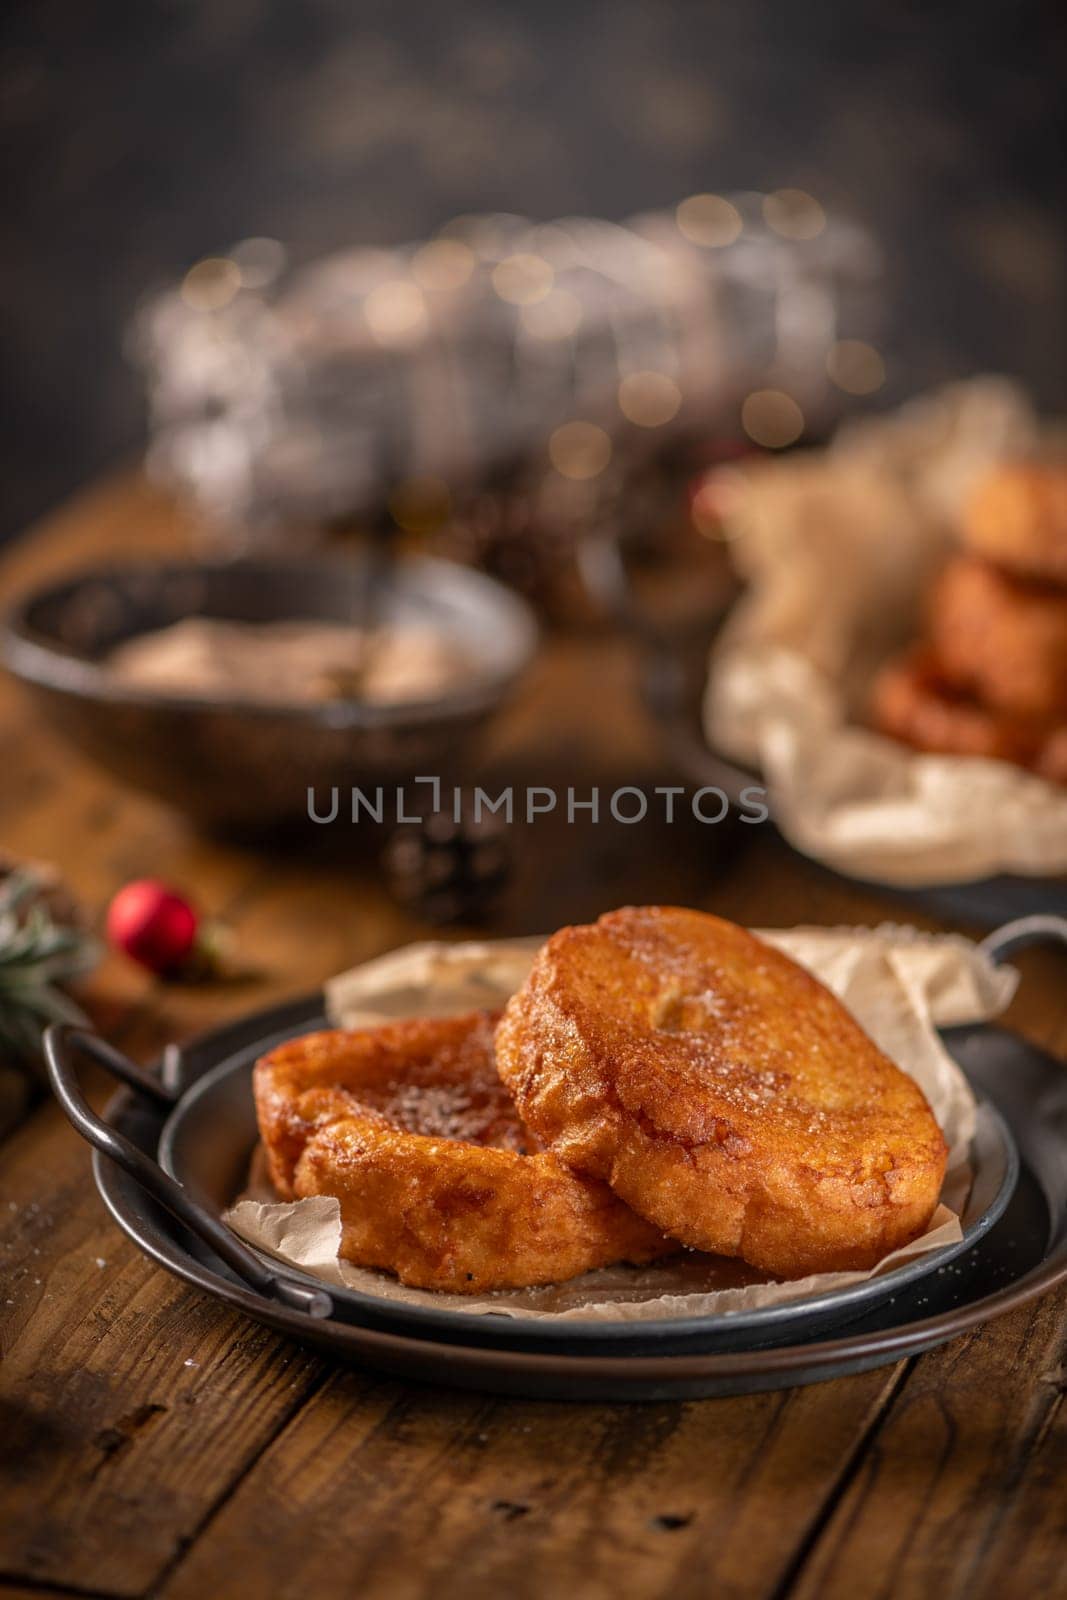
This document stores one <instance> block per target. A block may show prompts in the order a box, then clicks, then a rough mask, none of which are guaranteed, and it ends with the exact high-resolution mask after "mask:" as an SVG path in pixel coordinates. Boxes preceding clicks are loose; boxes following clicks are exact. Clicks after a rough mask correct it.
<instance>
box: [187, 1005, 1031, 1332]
mask: <svg viewBox="0 0 1067 1600" xmlns="http://www.w3.org/2000/svg"><path fill="white" fill-rule="evenodd" d="M274 1021H275V1014H274V1013H270V1012H268V1013H264V1014H261V1015H260V1017H258V1018H251V1019H249V1023H248V1027H249V1029H250V1030H251V1032H252V1034H253V1035H254V1036H252V1037H249V1038H248V1039H247V1040H246V1041H245V1042H244V1043H243V1044H242V1045H240V1046H238V1047H237V1048H236V1049H233V1048H227V1049H226V1050H225V1051H224V1053H223V1055H222V1058H221V1059H220V1060H218V1061H217V1062H216V1063H215V1064H214V1065H212V1066H209V1067H206V1069H205V1062H206V1061H207V1060H209V1057H208V1056H207V1055H206V1054H205V1053H204V1051H203V1048H201V1052H200V1055H199V1057H198V1064H197V1066H198V1070H197V1072H196V1077H195V1081H193V1078H192V1076H191V1075H190V1076H185V1075H184V1074H182V1075H181V1080H180V1081H181V1082H182V1084H183V1085H188V1087H187V1089H186V1092H185V1093H184V1094H183V1095H182V1099H181V1101H180V1103H179V1105H178V1106H177V1108H176V1109H175V1110H174V1111H173V1112H171V1114H170V1115H169V1116H168V1118H167V1120H166V1122H165V1123H164V1125H163V1127H162V1129H161V1130H160V1135H159V1144H158V1157H159V1163H160V1165H161V1166H162V1167H163V1169H164V1171H165V1172H168V1173H169V1174H170V1175H171V1177H173V1178H176V1179H177V1180H178V1182H179V1183H180V1184H181V1185H182V1187H183V1188H184V1189H185V1191H186V1193H187V1194H189V1195H190V1196H191V1198H192V1199H194V1200H195V1201H196V1202H197V1204H198V1205H200V1206H202V1207H203V1208H204V1209H205V1210H207V1211H209V1212H211V1213H212V1214H213V1215H215V1216H218V1215H220V1214H221V1213H222V1212H223V1211H225V1209H226V1207H227V1206H228V1205H230V1204H231V1203H232V1201H233V1199H234V1197H235V1196H236V1195H237V1194H238V1193H239V1192H240V1190H241V1188H242V1187H243V1185H244V1182H245V1179H246V1175H247V1173H248V1168H249V1162H250V1159H251V1155H252V1151H253V1150H254V1148H255V1145H256V1142H257V1139H258V1130H257V1127H256V1119H255V1107H254V1104H253V1099H252V1088H251V1075H252V1067H253V1064H254V1062H255V1060H256V1058H257V1056H259V1055H262V1054H263V1052H264V1051H265V1050H267V1049H271V1048H273V1046H274V1045H276V1044H279V1043H281V1041H282V1040H283V1039H285V1038H290V1037H292V1036H293V1035H294V1034H299V1033H304V1032H307V1031H308V1030H309V1029H315V1028H322V1027H328V1026H329V1023H328V1020H327V1018H326V1017H325V1015H324V1014H323V1013H322V1011H321V1010H318V1011H316V1013H315V1014H314V1015H312V1016H310V1017H307V1016H304V1017H303V1018H302V1019H301V1020H299V1021H293V1020H292V1019H291V1018H290V1019H287V1022H286V1024H285V1025H283V1026H282V1027H281V1028H280V1029H276V1028H275V1027H273V1026H272V1024H273V1023H274ZM179 1071H180V1069H179ZM972 1163H973V1166H974V1170H975V1182H974V1184H973V1186H972V1189H971V1193H970V1195H969V1197H968V1202H967V1206H966V1208H965V1211H964V1214H963V1217H962V1222H963V1227H964V1236H963V1238H962V1240H961V1241H960V1242H959V1243H958V1244H954V1245H949V1246H946V1247H945V1248H944V1249H943V1250H938V1251H936V1252H931V1253H930V1254H929V1255H926V1256H920V1257H918V1258H917V1259H916V1260H914V1261H911V1262H908V1263H907V1264H906V1265H904V1266H901V1267H898V1268H896V1270H895V1271H892V1272H888V1273H885V1274H884V1275H883V1276H881V1277H878V1278H873V1279H870V1280H868V1281H867V1282H865V1283H858V1284H853V1285H851V1286H849V1287H847V1288H842V1289H833V1290H829V1291H826V1292H824V1293H822V1294H819V1295H813V1296H810V1297H808V1298H806V1299H803V1300H797V1301H795V1302H791V1303H787V1304H784V1305H778V1306H768V1307H765V1308H762V1309H758V1310H750V1311H739V1312H731V1313H728V1314H718V1315H715V1316H701V1317H685V1318H683V1317H674V1318H670V1319H661V1320H656V1321H646V1322H641V1323H633V1322H617V1323H603V1322H587V1323H583V1322H580V1321H578V1320H570V1321H567V1322H565V1323H560V1322H545V1321H540V1320H537V1319H534V1318H524V1317H494V1316H485V1315H484V1314H479V1313H473V1314H472V1313H469V1312H462V1311H456V1310H453V1309H452V1308H450V1307H449V1308H447V1309H445V1308H442V1309H438V1308H435V1307H431V1306H410V1305H402V1304H399V1303H398V1302H396V1301H393V1300H386V1299H383V1298H381V1297H379V1296H376V1295H374V1294H373V1293H369V1294H368V1293H363V1292H361V1291H358V1290H354V1289H335V1288H331V1291H330V1293H331V1297H332V1299H333V1301H334V1306H335V1309H336V1313H337V1315H338V1317H339V1318H340V1319H342V1320H344V1321H353V1322H359V1323H362V1324H363V1325H364V1326H370V1327H380V1328H385V1329H387V1330H388V1331H390V1332H394V1333H403V1334H410V1335H412V1336H414V1337H423V1338H440V1339H445V1340H447V1341H449V1342H461V1343H470V1344H478V1345H492V1346H494V1347H495V1348H503V1347H505V1346H506V1347H508V1348H511V1349H526V1350H537V1349H545V1350H551V1349H558V1348H559V1347H560V1346H561V1345H563V1344H565V1345H567V1346H568V1347H569V1348H578V1347H581V1348H582V1349H591V1350H602V1351H604V1352H605V1353H607V1352H610V1351H612V1350H618V1349H622V1348H625V1349H626V1350H628V1351H636V1350H642V1351H648V1350H652V1349H654V1350H656V1351H657V1352H661V1353H664V1354H666V1353H670V1352H673V1351H676V1350H685V1349H696V1348H699V1349H731V1350H735V1349H738V1348H740V1347H742V1346H744V1347H746V1348H748V1347H752V1346H755V1345H767V1344H772V1343H784V1342H786V1341H788V1340H790V1339H795V1338H804V1337H810V1336H811V1335H812V1334H814V1333H816V1332H818V1331H821V1330H825V1329H827V1328H830V1327H833V1326H837V1325H840V1324H842V1323H844V1322H847V1321H852V1320H855V1319H856V1318H858V1317H862V1316H864V1315H865V1314H866V1313H867V1312H869V1311H871V1310H872V1309H873V1308H874V1307H875V1306H877V1305H879V1304H881V1303H882V1302H883V1301H885V1300H888V1299H889V1298H890V1297H892V1296H894V1295H900V1294H902V1293H903V1292H904V1290H905V1289H908V1288H909V1287H911V1286H914V1285H917V1284H920V1283H921V1282H922V1281H923V1280H924V1279H926V1278H928V1277H929V1276H930V1274H931V1273H933V1272H935V1271H937V1270H938V1269H939V1268H943V1267H945V1266H947V1265H948V1263H949V1262H950V1261H952V1260H954V1259H955V1258H956V1257H957V1256H959V1255H961V1254H963V1253H964V1252H965V1251H967V1250H969V1249H971V1248H972V1247H973V1246H974V1245H975V1244H976V1243H977V1242H978V1240H979V1239H980V1238H982V1236H983V1235H984V1234H985V1233H986V1232H987V1231H988V1230H989V1229H990V1228H991V1227H992V1226H993V1224H994V1223H995V1222H996V1221H997V1220H998V1219H999V1217H1000V1216H1001V1215H1002V1214H1003V1212H1004V1209H1005V1207H1006V1206H1007V1204H1008V1201H1009V1200H1010V1198H1011V1194H1012V1191H1013V1190H1014V1188H1015V1184H1016V1181H1017V1178H1018V1173H1019V1161H1018V1156H1017V1153H1016V1150H1015V1145H1014V1141H1013V1140H1012V1137H1011V1135H1010V1133H1009V1131H1008V1129H1007V1127H1006V1125H1005V1123H1004V1121H1003V1119H1002V1118H1001V1116H1000V1115H999V1113H998V1112H997V1111H996V1110H995V1108H994V1107H993V1106H992V1105H990V1103H989V1102H988V1101H985V1102H983V1104H982V1106H981V1107H980V1113H979V1123H978V1129H977V1132H976V1136H975V1141H974V1147H973V1150H972ZM266 1259H268V1260H269V1261H270V1264H271V1265H275V1262H274V1260H273V1258H266ZM286 1271H287V1275H288V1276H289V1277H291V1278H295V1279H297V1280H300V1281H303V1282H307V1283H310V1284H315V1283H317V1280H316V1279H313V1278H311V1277H310V1276H309V1275H308V1274H306V1273H303V1272H301V1271H300V1270H299V1269H297V1268H292V1267H287V1268H286Z"/></svg>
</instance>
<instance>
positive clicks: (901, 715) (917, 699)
mask: <svg viewBox="0 0 1067 1600" xmlns="http://www.w3.org/2000/svg"><path fill="white" fill-rule="evenodd" d="M871 721H872V723H873V724H874V726H875V727H876V728H877V729H878V730H879V731H880V732H881V733H885V734H888V735H889V737H890V738H892V739H899V740H900V741H901V742H902V743H903V744H909V745H911V746H912V747H913V748H914V749H916V750H925V751H928V752H930V753H931V754H936V755H950V756H981V757H983V758H985V759H986V760H992V761H1010V762H1013V763H1014V764H1015V765H1016V766H1020V767H1032V768H1033V769H1034V771H1035V772H1037V773H1038V774H1039V775H1040V776H1041V777H1044V778H1047V779H1049V780H1050V781H1051V782H1054V783H1055V782H1059V783H1063V782H1065V781H1067V762H1065V757H1064V752H1063V742H1064V736H1065V734H1067V723H1065V722H1064V720H1063V719H1062V718H1048V717H1034V716H1028V717H1027V716H1021V715H1020V714H1019V713H1017V712H1009V711H1003V710H999V709H997V708H996V707H995V706H990V705H986V704H985V703H984V702H983V701H981V700H979V699H978V698H976V696H975V695H973V694H972V693H970V692H969V691H968V690H966V689H961V688H959V687H958V686H956V685H955V684H953V683H950V682H949V679H948V676H947V674H946V672H945V668H944V666H943V664H942V662H941V661H940V659H939V657H938V656H937V654H936V653H935V651H933V650H932V649H931V648H930V646H929V645H925V644H919V645H916V646H914V647H913V648H912V649H911V650H909V651H907V652H906V653H905V654H904V655H903V656H900V657H899V658H898V659H896V660H894V661H890V662H888V663H887V664H886V665H885V666H884V667H883V668H882V670H881V672H880V673H879V674H878V677H877V678H876V679H875V682H874V686H873V688H872V691H871Z"/></svg>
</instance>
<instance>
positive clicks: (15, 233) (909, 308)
mask: <svg viewBox="0 0 1067 1600" xmlns="http://www.w3.org/2000/svg"><path fill="white" fill-rule="evenodd" d="M1065 82H1067V27H1065V23H1064V11H1063V7H1062V5H1061V4H1060V3H1059V0H1029V3H1021V4H1020V3H1007V0H1000V3H996V4H986V5H984V6H976V5H975V4H974V3H973V0H972V3H969V4H962V3H954V4H945V5H941V6H939V7H937V8H936V9H935V8H930V7H926V6H922V5H919V4H917V3H911V4H909V3H902V0H887V3H883V4H870V3H868V4H837V5H818V4H808V5H804V6H800V5H790V4H785V3H778V4H774V3H772V0H744V3H734V4H726V3H718V4H715V3H712V4H699V3H697V0H592V3H585V4H583V3H580V0H578V3H575V0H571V3H566V4H564V3H559V0H539V4H538V5H537V6H536V7H534V6H528V7H525V8H520V7H518V6H515V5H507V4H504V3H503V0H458V3H454V4H451V5H448V6H434V7H431V6H398V5H396V4H387V3H377V0H364V3H362V4H359V5H353V4H344V3H342V0H299V3H297V0H289V3H286V0H141V3H139V4H130V5H124V4H113V3H112V4H109V3H103V4H91V5H83V4H76V3H74V0H66V3H59V0H35V3H32V4H23V5H18V4H11V3H10V0H9V4H8V6H7V7H6V9H5V14H4V21H3V24H2V47H0V108H2V118H3V128H4V157H3V160H4V165H5V177H6V181H5V195H4V206H3V213H2V216H3V224H2V226H3V234H4V239H3V253H2V258H0V259H2V269H0V270H2V272H3V334H2V338H3V372H2V384H3V400H4V402H5V405H4V412H5V417H6V423H5V428H4V434H3V450H4V459H3V489H4V493H3V500H2V513H0V534H2V535H9V534H10V533H11V532H13V531H14V530H16V529H18V528H19V527H20V526H22V525H23V524H24V523H25V522H26V521H27V520H28V519H29V518H31V517H33V516H34V515H36V514H37V513H39V512H40V511H42V510H44V509H45V508H47V507H48V506H49V505H50V504H51V503H53V502H55V501H56V500H58V499H60V498H61V497H62V496H63V495H64V494H66V493H68V492H69V491H70V490H71V489H72V488H73V487H74V486H76V485H77V484H78V483H79V482H80V481H82V480H83V479H85V478H86V477H87V476H89V475H90V474H92V473H93V472H94V471H96V470H98V469H99V468H100V467H102V466H104V465H106V464H108V463H110V462H112V461H114V460H115V459H116V458H120V457H122V456H123V455H124V454H125V455H129V454H130V453H131V452H132V451H135V450H136V448H137V447H138V445H139V442H140V440H141V438H142V436H143V426H144V423H143V400H142V393H141V387H140V382H139V380H138V378H137V376H136V375H135V374H134V373H133V372H132V371H131V370H130V369H129V368H128V367H127V366H126V364H125V362H124V358H123V355H122V347H121V346H122V332H123V328H124V325H125V323H126V321H127V319H128V316H129V313H130V311H131V310H132V308H133V307H134V305H135V304H136V303H137V300H138V298H139V296H140V295H141V294H142V293H143V292H144V291H145V290H146V289H149V288H152V287H155V286H158V285H159V284H160V283H161V282H163V281H165V280H167V279H168V278H170V277H172V276H174V275H175V274H178V273H180V272H182V271H183V270H184V269H185V268H186V267H187V266H188V265H189V264H190V263H191V262H193V261H195V260H196V259H197V258H198V257H201V256H203V255H205V254H209V253H215V252H218V251H220V250H225V249H226V247H227V246H228V245H230V244H231V243H232V242H233V241H234V240H236V239H239V238H242V237H244V236H247V235H271V236H275V237H277V238H280V239H282V240H284V241H285V242H286V243H287V244H288V245H289V246H290V247H291V252H292V257H293V258H294V259H295V260H296V261H298V262H299V261H301V260H305V259H307V258H309V257H312V256H314V255H316V254H318V253H320V252H323V251H326V250H329V249H331V248H333V247H336V246H338V245H341V244H344V243H347V242H361V243H365V242H374V241H382V242H386V243H391V242H399V241H403V240H406V239H409V238H413V237H418V236H420V235H423V234H426V233H428V232H430V231H431V230H433V229H434V228H435V227H436V226H437V225H439V224H440V223H441V222H442V221H444V220H445V219H446V218H448V217H449V216H451V215H453V214H455V213H457V212H464V211H471V210H510V211H519V212H523V213H526V214H528V215H530V216H532V217H535V218H544V217H552V216H557V215H561V214H564V213H568V212H583V213H590V214H594V215H603V216H607V217H611V218H622V217H625V216H626V215H628V214H630V213H633V212H636V211H639V210H641V209H644V208H648V207H653V206H660V205H673V204H674V202H676V201H677V200H679V199H680V198H681V197H683V196H684V195H686V194H689V193H692V192H693V191H695V190H704V189H712V190H717V191H722V190H727V191H728V190H730V189H738V188H758V189H772V188H779V187H788V186H796V187H800V188H803V189H806V190H810V191H811V192H812V193H814V194H815V195H816V196H817V197H818V198H819V199H820V200H821V201H822V202H823V204H824V205H826V206H827V207H828V208H837V209H840V210H843V211H845V212H847V213H850V214H852V215H854V216H856V217H858V218H859V219H860V220H862V221H864V222H865V223H867V224H868V225H869V226H870V227H871V228H872V229H873V230H874V231H875V233H876V234H877V236H878V237H879V239H880V240H881V242H882V244H883V247H884V249H885V252H886V255H887V258H888V279H887V285H886V292H887V298H888V304H889V311H890V319H889V333H888V335H887V336H886V338H885V339H884V341H883V348H884V349H885V351H886V355H887V362H888V368H889V384H888V385H887V388H886V390H885V391H884V394H885V398H886V399H888V400H892V399H895V398H899V397H900V396H901V395H904V394H907V393H910V392H913V391H914V390H916V389H919V388H921V387H922V386H924V385H926V384H929V383H931V382H935V381H937V380H939V379H941V378H944V377H946V376H953V375H957V374H965V373H969V372H974V371H979V370H983V369H986V370H994V369H995V370H1002V371H1007V372H1012V373H1017V374H1019V375H1021V376H1022V377H1024V378H1025V379H1026V380H1027V381H1028V382H1029V383H1030V384H1031V385H1032V387H1033V389H1034V391H1035V393H1036V395H1037V396H1038V398H1039V399H1040V400H1041V401H1042V402H1043V404H1044V405H1045V406H1047V407H1050V408H1055V407H1062V406H1063V404H1064V400H1065V363H1064V353H1065V349H1067V337H1065V335H1067V327H1065V321H1067V319H1065V315H1064V294H1063V291H1064V285H1065V282H1067V240H1065V229H1064V216H1063V198H1064V196H1063V180H1062V172H1063V155H1064V149H1063V146H1064V139H1063V135H1064V114H1063V106H1064V100H1065V95H1064V84H1065Z"/></svg>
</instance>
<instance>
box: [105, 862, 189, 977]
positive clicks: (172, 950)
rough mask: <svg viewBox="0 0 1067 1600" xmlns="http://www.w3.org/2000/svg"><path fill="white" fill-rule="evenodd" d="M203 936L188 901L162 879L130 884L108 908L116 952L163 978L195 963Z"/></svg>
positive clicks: (142, 879) (139, 879)
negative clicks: (121, 952)
mask: <svg viewBox="0 0 1067 1600" xmlns="http://www.w3.org/2000/svg"><path fill="white" fill-rule="evenodd" d="M200 932H201V929H200V918H199V916H198V915H197V913H196V911H195V910H194V909H193V907H192V906H191V905H190V904H189V902H188V900H186V898H185V897H184V895H182V894H179V892H178V891H177V890H176V889H172V888H171V887H170V885H169V884H166V883H161V882H160V881H159V879H158V878H138V879H136V880H135V881H134V882H133V883H128V884H127V885H126V887H125V888H124V889H120V890H119V892H118V894H117V895H116V896H115V898H114V899H113V900H112V902H111V904H110V906H109V907H108V912H107V936H108V939H109V940H110V942H111V943H112V944H113V945H114V947H115V949H116V950H121V951H123V952H124V953H125V954H126V955H128V956H129V957H130V958H131V960H133V961H136V962H138V963H139V964H140V965H141V966H142V967H147V968H148V970H149V972H155V973H157V974H158V975H159V976H161V977H166V976H172V975H173V974H175V973H178V972H181V971H183V970H185V969H188V968H189V967H191V966H192V965H193V964H194V963H195V961H196V959H197V955H198V946H199V943H200Z"/></svg>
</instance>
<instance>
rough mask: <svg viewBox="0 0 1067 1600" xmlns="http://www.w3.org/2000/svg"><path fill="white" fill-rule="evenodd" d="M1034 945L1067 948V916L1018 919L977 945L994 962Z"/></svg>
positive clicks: (1052, 914)
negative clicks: (1063, 946)
mask: <svg viewBox="0 0 1067 1600" xmlns="http://www.w3.org/2000/svg"><path fill="white" fill-rule="evenodd" d="M1034 944H1063V945H1067V917H1058V916H1056V915H1055V914H1054V913H1051V912H1048V913H1046V912H1039V913H1038V914H1037V915H1035V916H1032V917H1017V918H1016V920H1015V921H1014V922H1006V923H1005V924H1004V926H1003V927H1001V928H994V930H993V932H992V933H991V934H989V935H987V937H986V938H984V939H983V940H982V942H981V944H980V945H979V946H978V948H979V950H984V951H985V953H986V955H987V956H989V958H990V960H991V961H997V962H999V961H1004V960H1005V959H1006V958H1007V957H1008V956H1012V955H1014V954H1015V952H1016V951H1017V950H1028V949H1029V948H1030V946H1031V945H1034Z"/></svg>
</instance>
